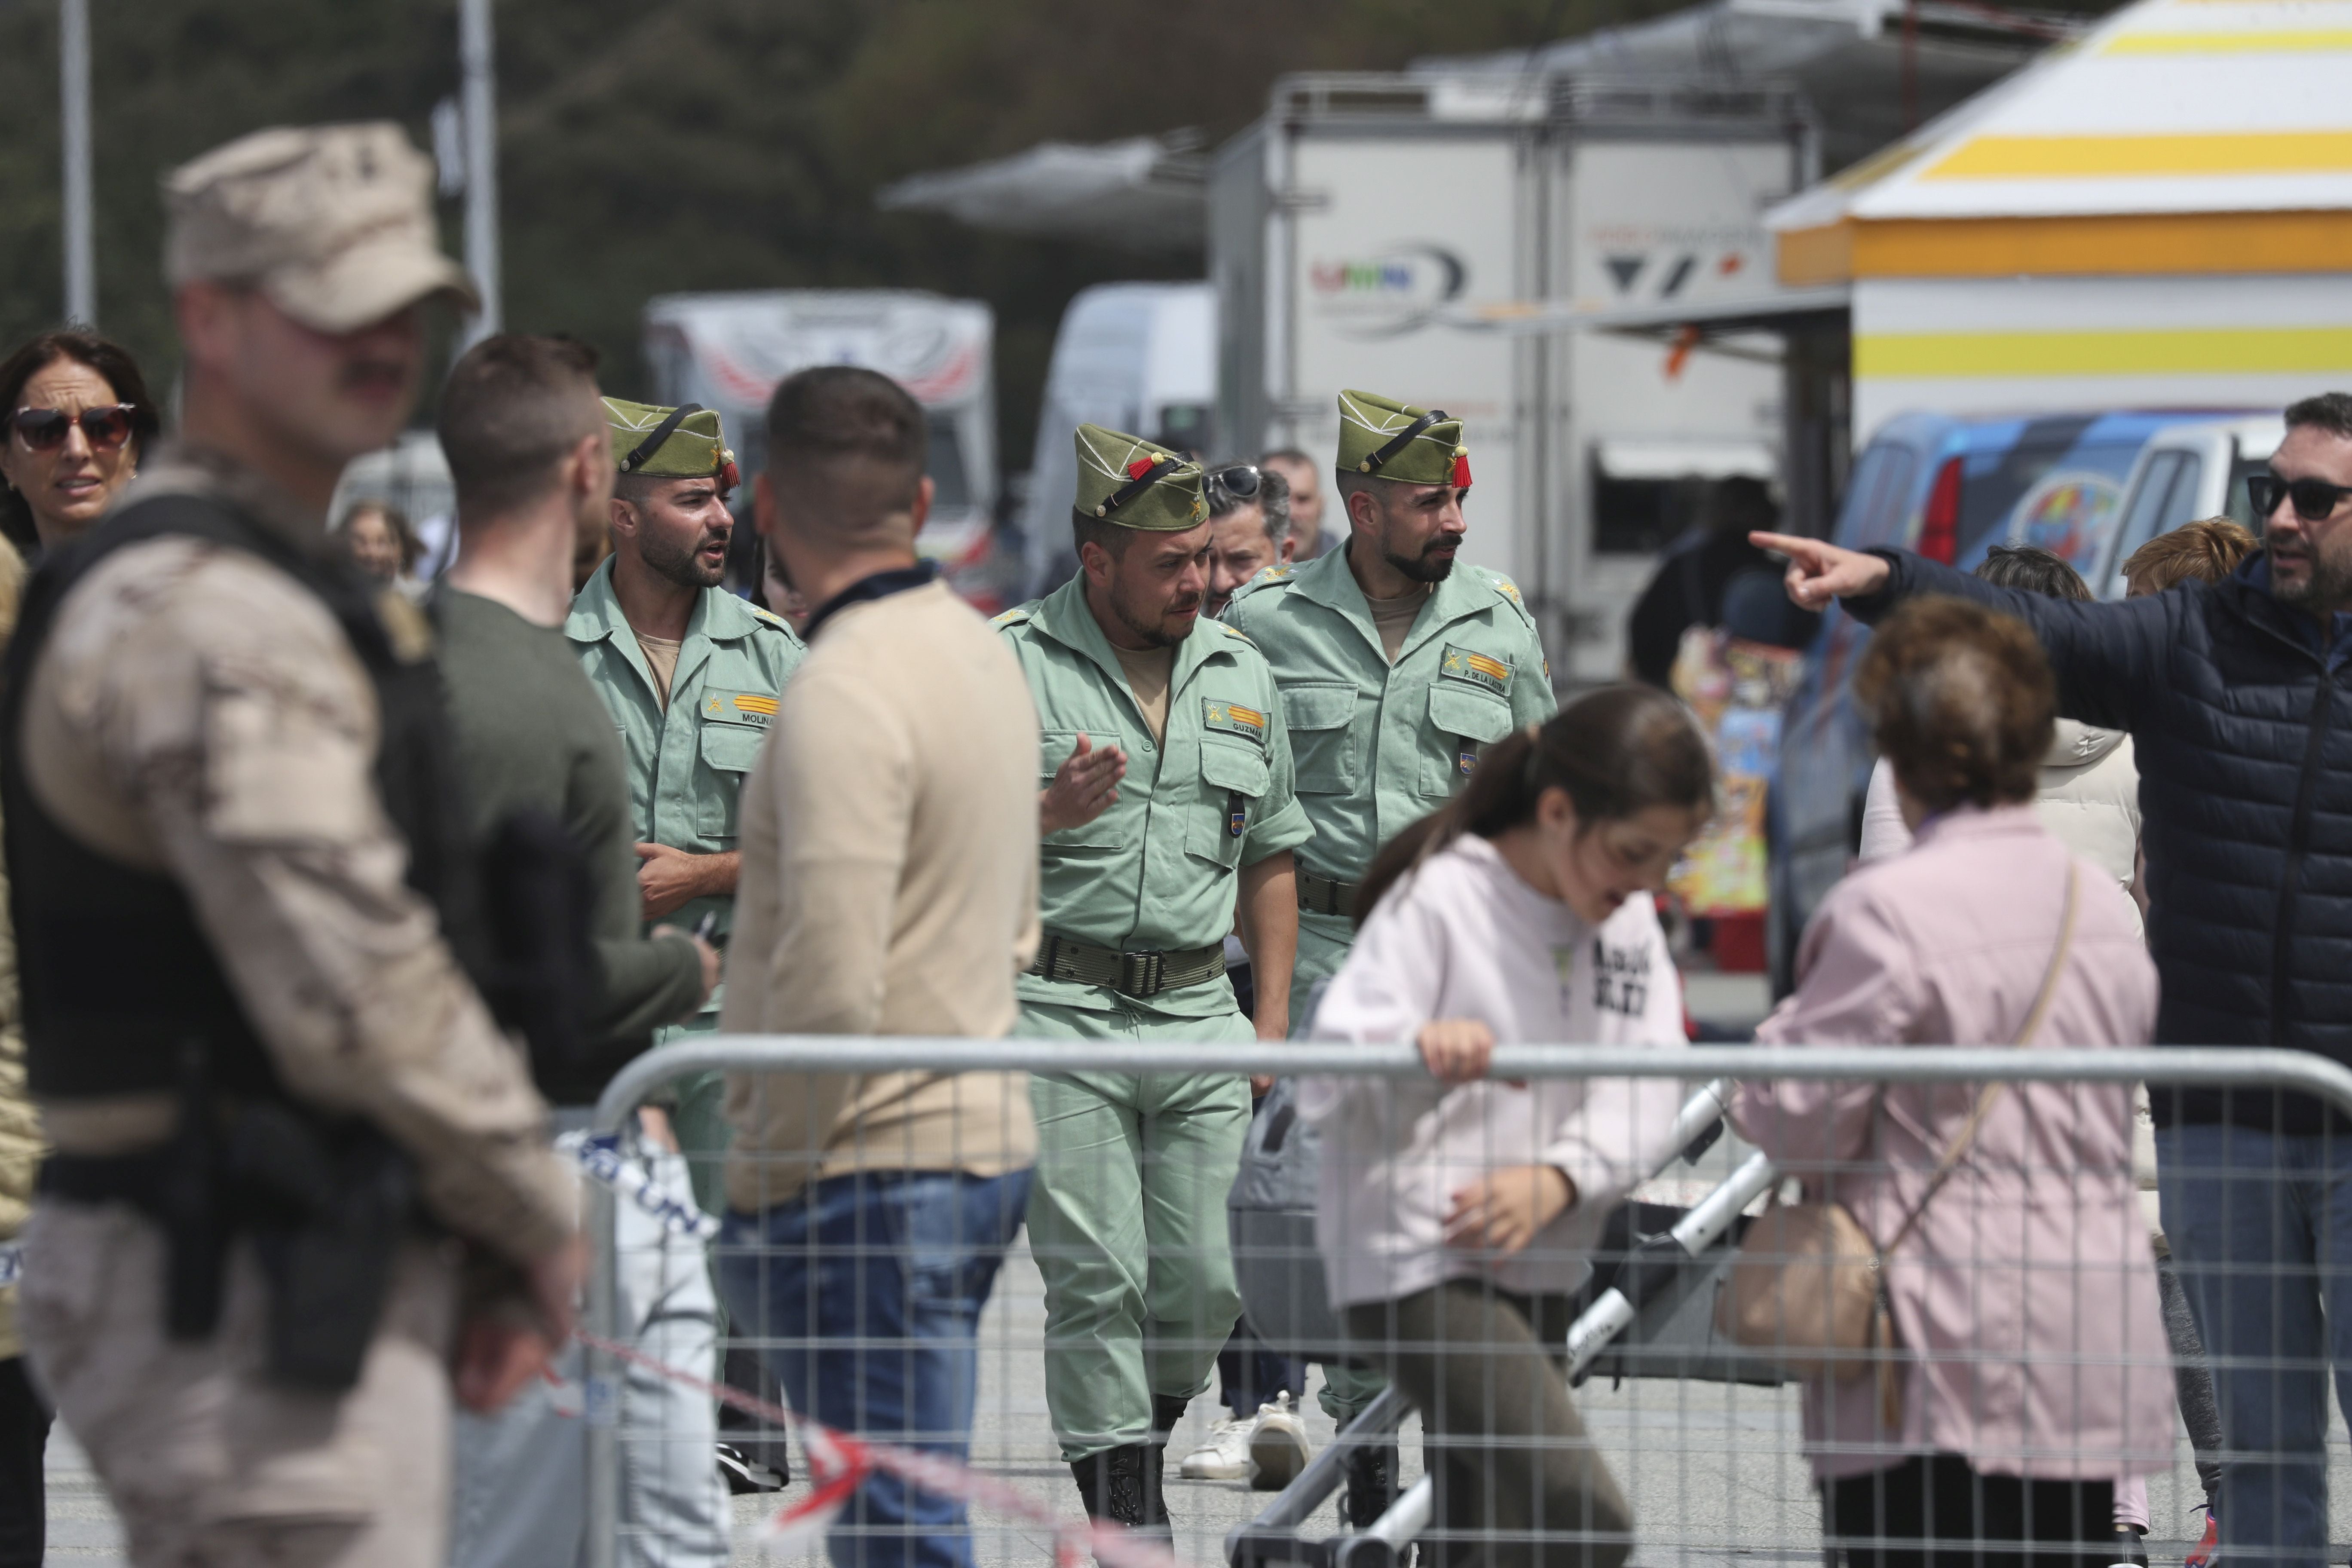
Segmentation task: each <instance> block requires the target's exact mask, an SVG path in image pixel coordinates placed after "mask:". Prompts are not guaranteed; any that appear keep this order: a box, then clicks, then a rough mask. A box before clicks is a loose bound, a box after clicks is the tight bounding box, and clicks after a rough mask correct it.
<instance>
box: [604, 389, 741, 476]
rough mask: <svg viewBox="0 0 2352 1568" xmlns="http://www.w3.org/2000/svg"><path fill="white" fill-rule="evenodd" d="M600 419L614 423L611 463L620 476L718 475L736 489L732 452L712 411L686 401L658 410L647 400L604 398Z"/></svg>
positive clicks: (733, 455)
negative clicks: (615, 466)
mask: <svg viewBox="0 0 2352 1568" xmlns="http://www.w3.org/2000/svg"><path fill="white" fill-rule="evenodd" d="M604 422H605V423H606V424H608V425H610V426H612V427H613V461H614V463H616V464H617V465H619V467H620V470H621V472H623V473H625V474H643V475H645V476H646V477H647V478H648V479H708V478H709V477H710V476H711V475H713V474H716V475H718V476H719V480H720V482H721V483H722V484H723V485H724V486H725V487H726V488H727V489H734V488H735V454H734V453H732V452H730V451H729V450H728V449H727V436H726V433H725V432H724V431H723V430H721V429H720V428H719V415H718V413H717V412H716V411H715V410H712V409H709V408H704V407H701V406H699V405H696V404H692V403H689V404H688V405H686V406H685V407H683V408H659V407H656V406H655V405H652V404H650V403H628V402H625V401H623V400H622V399H620V398H617V397H608V398H606V399H604Z"/></svg>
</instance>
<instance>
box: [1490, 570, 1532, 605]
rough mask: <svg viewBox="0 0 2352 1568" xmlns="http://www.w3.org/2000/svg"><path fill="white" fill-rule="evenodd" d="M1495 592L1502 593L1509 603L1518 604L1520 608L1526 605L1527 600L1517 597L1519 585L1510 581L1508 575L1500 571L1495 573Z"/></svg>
mask: <svg viewBox="0 0 2352 1568" xmlns="http://www.w3.org/2000/svg"><path fill="white" fill-rule="evenodd" d="M1495 592H1496V593H1497V594H1500V595H1503V597H1505V598H1506V599H1508V600H1510V601H1511V603H1513V604H1514V605H1518V606H1519V607H1520V608H1521V609H1525V608H1526V607H1527V601H1526V600H1524V599H1522V598H1520V597H1519V585H1518V584H1517V583H1514V582H1512V581H1511V580H1510V579H1509V578H1508V577H1506V576H1504V575H1503V574H1501V573H1500V572H1497V573H1496V574H1495Z"/></svg>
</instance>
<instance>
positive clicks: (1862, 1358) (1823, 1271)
mask: <svg viewBox="0 0 2352 1568" xmlns="http://www.w3.org/2000/svg"><path fill="white" fill-rule="evenodd" d="M2075 879H2076V873H2075V870H2074V867H2073V866H2072V865H2069V866H2068V867H2067V869H2066V908H2065V912H2064V914H2063V916H2062V917H2061V919H2060V922H2059V928H2058V945H2057V949H2056V951H2055V952H2053V953H2052V954H2051V956H2050V970H2049V973H2046V974H2044V975H2043V976H2042V992H2041V994H2040V995H2038V996H2036V997H2035V998H2034V1002H2033V1010H2032V1012H2031V1013H2029V1014H2028V1015H2027V1016H2026V1019H2025V1026H2024V1027H2023V1028H2022V1029H2021V1030H2019V1031H2018V1035H2017V1038H2016V1040H2015V1042H2014V1043H2015V1044H2017V1045H2020V1046H2023V1045H2027V1044H2030V1043H2031V1042H2032V1039H2033V1037H2034V1036H2035V1035H2036V1034H2038V1033H2040V1031H2041V1028H2042V1020H2043V1018H2044V1017H2046V1016H2048V1014H2049V1012H2050V1004H2051V1000H2052V999H2053V997H2054V996H2055V995H2056V994H2057V992H2058V977H2059V975H2060V973H2062V972H2063V970H2064V968H2065V966H2066V955H2067V953H2068V952H2069V951H2070V950H2071V949H2072V948H2073V946H2074V900H2075ZM2001 1088H2002V1086H2001V1085H2000V1084H1998V1083H1992V1084H1987V1085H1986V1086H1985V1089H1984V1092H1983V1093H1981V1094H1979V1096H1977V1103H1976V1107H1975V1109H1974V1110H1970V1111H1969V1119H1968V1121H1967V1122H1966V1123H1965V1124H1964V1125H1963V1126H1962V1127H1961V1128H1960V1130H1959V1131H1958V1133H1956V1134H1955V1135H1954V1136H1953V1138H1952V1142H1951V1145H1950V1146H1949V1147H1948V1148H1947V1149H1946V1150H1945V1151H1944V1156H1943V1158H1942V1159H1940V1160H1938V1161H1937V1163H1936V1170H1935V1173H1934V1174H1933V1175H1931V1176H1930V1177H1928V1179H1927V1191H1926V1192H1924V1193H1922V1194H1919V1201H1918V1202H1917V1203H1916V1204H1914V1205H1912V1206H1911V1212H1910V1213H1909V1214H1908V1215H1905V1216H1904V1220H1903V1224H1902V1226H1901V1227H1900V1228H1898V1229H1897V1230H1896V1231H1895V1235H1894V1237H1893V1238H1892V1239H1891V1240H1889V1241H1888V1242H1887V1243H1886V1245H1885V1246H1884V1247H1880V1246H1878V1245H1877V1244H1875V1243H1874V1242H1873V1241H1872V1240H1871V1238H1870V1233H1869V1232H1868V1231H1866V1230H1864V1229H1863V1227H1862V1223H1861V1222H1860V1221H1859V1220H1857V1219H1855V1218H1854V1217H1853V1214H1852V1213H1851V1212H1850V1211H1849V1210H1848V1209H1847V1208H1846V1206H1845V1205H1843V1204H1839V1203H1798V1204H1786V1205H1774V1206H1773V1207H1770V1208H1768V1209H1766V1210H1765V1211H1764V1213H1762V1214H1761V1215H1758V1216H1757V1217H1756V1219H1755V1221H1754V1223H1752V1224H1751V1225H1749V1226H1748V1234H1747V1236H1746V1237H1745V1238H1744V1239H1742V1240H1741V1242H1740V1244H1739V1254H1738V1257H1737V1258H1733V1259H1732V1264H1731V1272H1730V1276H1729V1278H1728V1279H1726V1280H1725V1282H1724V1286H1723V1289H1722V1291H1721V1293H1720V1294H1718V1295H1717V1297H1716V1301H1715V1330H1716V1332H1717V1333H1718V1334H1720V1335H1722V1336H1723V1337H1724V1338H1725V1339H1727V1340H1729V1341H1730V1342H1732V1343H1734V1344H1737V1345H1739V1346H1741V1347H1743V1348H1745V1349H1748V1350H1751V1351H1756V1352H1759V1353H1761V1354H1762V1355H1764V1356H1766V1357H1768V1358H1769V1359H1771V1360H1773V1361H1777V1362H1778V1363H1780V1365H1781V1366H1783V1367H1784V1368H1786V1369H1787V1370H1788V1371H1790V1373H1795V1374H1796V1375H1797V1376H1799V1377H1827V1378H1830V1379H1831V1380H1832V1381H1834V1382H1838V1383H1848V1382H1851V1381H1853V1379H1854V1378H1856V1377H1859V1376H1861V1375H1862V1374H1863V1373H1865V1372H1868V1371H1870V1370H1872V1369H1873V1368H1874V1367H1875V1368H1876V1369H1877V1370H1878V1372H1879V1389H1880V1394H1881V1398H1882V1401H1883V1402H1884V1403H1885V1408H1886V1413H1887V1417H1888V1421H1889V1424H1890V1425H1891V1424H1892V1423H1893V1421H1894V1418H1895V1415H1896V1414H1897V1408H1896V1400H1895V1395H1896V1392H1897V1384H1896V1382H1895V1377H1894V1375H1893V1373H1894V1369H1895V1361H1894V1358H1892V1357H1891V1356H1888V1355H1886V1354H1885V1352H1886V1351H1888V1350H1890V1349H1892V1348H1893V1347H1894V1344H1895V1326H1894V1321H1893V1319H1892V1317H1891V1316H1890V1315H1889V1313H1888V1310H1887V1300H1886V1288H1885V1259H1886V1258H1887V1257H1888V1256H1889V1255H1890V1254H1892V1253H1893V1252H1894V1251H1895V1248H1896V1247H1900V1246H1902V1245H1903V1244H1904V1242H1906V1241H1907V1240H1909V1239H1910V1237H1911V1232H1912V1231H1913V1230H1914V1229H1915V1228H1916V1226H1917V1225H1918V1223H1919V1217H1920V1215H1923V1214H1925V1213H1926V1212H1927V1205H1928V1204H1929V1202H1931V1201H1932V1200H1933V1199H1934V1198H1935V1196H1936V1194H1937V1192H1939V1191H1941V1190H1942V1188H1943V1185H1944V1183H1945V1182H1946V1180H1947V1179H1948V1178H1949V1177H1950V1175H1951V1173H1952V1172H1953V1170H1954V1169H1955V1168H1957V1167H1958V1164H1959V1163H1960V1160H1961V1158H1962V1157H1963V1156H1964V1155H1966V1154H1967V1153H1968V1151H1969V1145H1970V1144H1971V1143H1973V1142H1976V1136H1977V1130H1978V1129H1979V1127H1981V1126H1983V1125H1984V1119H1985V1113H1986V1112H1988V1111H1990V1110H1991V1109H1992V1106H1993V1101H1994V1100H1998V1099H1999V1098H2000V1091H2001Z"/></svg>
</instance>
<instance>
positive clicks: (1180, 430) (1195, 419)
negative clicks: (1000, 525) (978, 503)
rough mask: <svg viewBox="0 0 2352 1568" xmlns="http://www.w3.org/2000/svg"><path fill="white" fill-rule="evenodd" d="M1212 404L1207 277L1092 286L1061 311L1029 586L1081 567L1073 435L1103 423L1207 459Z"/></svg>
mask: <svg viewBox="0 0 2352 1568" xmlns="http://www.w3.org/2000/svg"><path fill="white" fill-rule="evenodd" d="M1216 401H1217V295H1216V290H1215V289H1213V288H1212V287H1211V286H1210V285H1208V284H1206V283H1097V284H1096V285H1095V286H1094V287H1093V288H1091V289H1081V290H1079V292H1078V296H1077V298H1076V299H1075V300H1071V301H1070V307H1069V309H1068V310H1065V311H1063V312H1062V325H1061V329H1060V331H1056V332H1055V334H1054V357H1053V360H1052V361H1051V363H1048V365H1047V366H1046V370H1045V399H1044V401H1043V403H1042V405H1040V407H1039V408H1038V411H1037V446H1036V450H1035V456H1034V458H1032V459H1031V462H1030V468H1029V494H1028V501H1027V504H1026V505H1025V506H1024V508H1023V510H1022V517H1021V527H1022V532H1023V533H1024V536H1025V538H1026V546H1025V554H1026V567H1027V574H1026V575H1027V587H1026V593H1027V594H1028V595H1030V596H1032V597H1034V596H1036V595H1042V594H1046V593H1050V592H1051V591H1052V590H1054V589H1055V588H1057V587H1059V586H1060V585H1061V584H1063V583H1065V582H1066V581H1067V580H1068V579H1069V576H1070V574H1072V573H1074V572H1076V570H1077V567H1078V557H1077V549H1076V545H1075V544H1073V543H1072V542H1071V538H1070V502H1071V501H1072V500H1074V499H1075V498H1076V494H1077V486H1078V462H1077V456H1076V450H1075V448H1074V447H1073V445H1072V433H1073V432H1074V431H1076V429H1077V427H1078V426H1080V425H1100V426H1105V427H1107V428H1108V429H1112V430H1123V431H1125V432H1127V433H1128V434H1129V435H1130V436H1140V437H1143V438H1144V439H1145V440H1147V441H1157V442H1160V444H1161V445H1163V446H1166V447H1172V448H1175V449H1177V450H1180V451H1196V452H1199V453H1200V454H1201V456H1202V458H1209V459H1214V458H1224V457H1241V458H1254V457H1255V456H1256V455H1257V454H1255V452H1242V453H1231V452H1212V451H1208V450H1206V449H1205V448H1206V447H1207V444H1208V441H1209V439H1210V434H1209V430H1210V423H1211V420H1212V418H1213V415H1214V412H1215V407H1216Z"/></svg>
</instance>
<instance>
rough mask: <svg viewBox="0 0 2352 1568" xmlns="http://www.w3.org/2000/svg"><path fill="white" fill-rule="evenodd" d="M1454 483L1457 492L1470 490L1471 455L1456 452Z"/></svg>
mask: <svg viewBox="0 0 2352 1568" xmlns="http://www.w3.org/2000/svg"><path fill="white" fill-rule="evenodd" d="M1452 483H1453V486H1454V489H1457V490H1466V489H1469V488H1470V454H1469V453H1467V452H1456V453H1455V454H1454V479H1453V480H1452Z"/></svg>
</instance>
